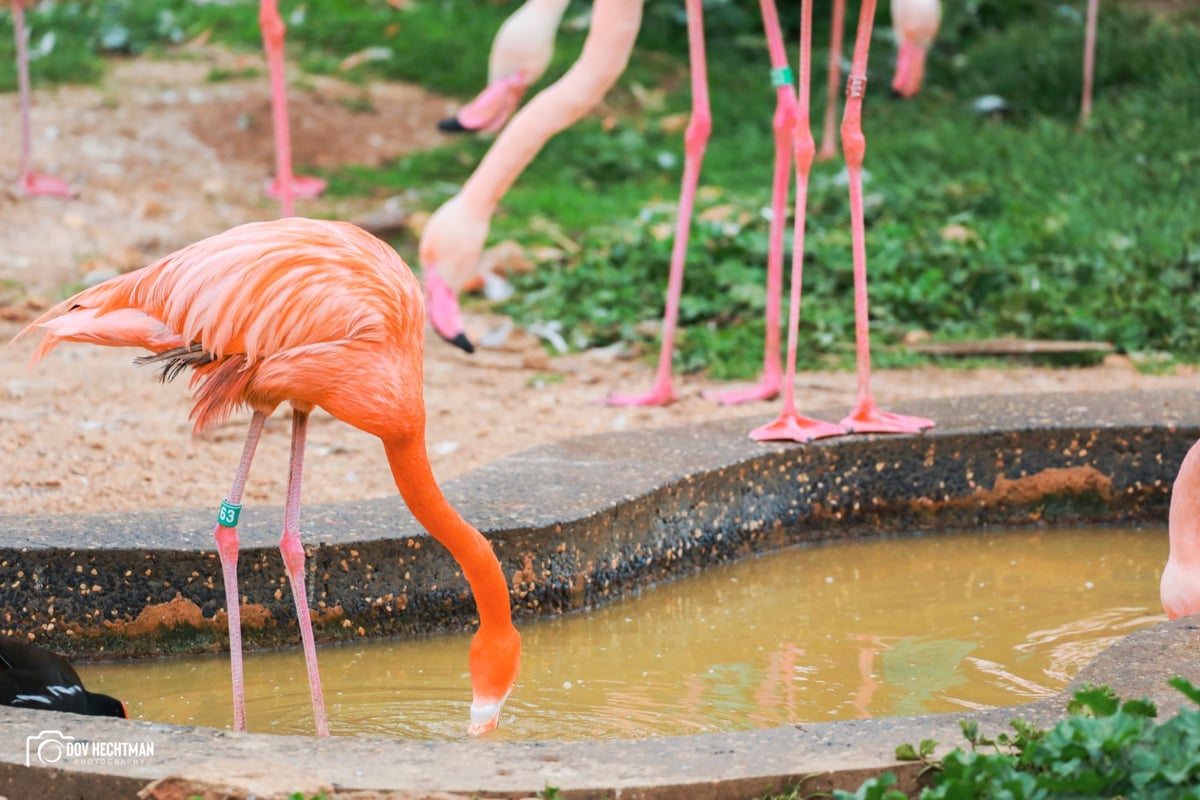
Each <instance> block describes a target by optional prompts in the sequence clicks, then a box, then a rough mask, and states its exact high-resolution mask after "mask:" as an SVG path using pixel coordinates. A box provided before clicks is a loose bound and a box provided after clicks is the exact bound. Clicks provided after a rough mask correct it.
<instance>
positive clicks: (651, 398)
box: [605, 0, 712, 406]
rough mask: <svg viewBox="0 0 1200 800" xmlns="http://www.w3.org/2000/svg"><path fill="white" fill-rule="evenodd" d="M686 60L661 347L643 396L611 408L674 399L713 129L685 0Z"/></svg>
mask: <svg viewBox="0 0 1200 800" xmlns="http://www.w3.org/2000/svg"><path fill="white" fill-rule="evenodd" d="M687 24H688V60H689V61H690V64H691V70H692V116H691V120H690V121H689V122H688V126H687V131H685V132H684V135H683V142H684V162H683V181H682V184H683V185H682V188H681V189H680V193H679V210H678V216H677V217H676V219H675V240H674V244H673V246H672V248H671V272H670V276H669V278H668V279H667V308H666V311H665V313H664V314H663V322H662V348H661V349H660V350H659V356H658V369H657V371H656V372H655V376H654V385H653V386H652V387H651V388H650V391H649V392H647V393H646V394H624V393H621V392H612V393H610V394H609V395H608V398H607V399H606V401H605V402H607V403H608V404H609V405H610V406H665V405H667V404H669V403H671V402H672V401H674V400H675V390H674V389H673V388H672V387H671V361H672V358H673V356H674V353H675V329H676V326H677V324H678V321H679V297H680V295H681V294H682V293H683V270H684V266H685V264H686V260H687V245H688V235H689V233H690V231H691V225H692V209H693V208H694V207H695V204H696V187H697V185H698V184H699V182H700V165H701V164H702V163H703V161H704V150H705V148H706V147H707V146H708V137H709V134H710V133H711V132H712V112H711V110H710V108H709V104H708V66H707V61H706V58H705V53H704V17H703V12H702V10H701V0H687Z"/></svg>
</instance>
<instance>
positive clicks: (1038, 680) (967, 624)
mask: <svg viewBox="0 0 1200 800" xmlns="http://www.w3.org/2000/svg"><path fill="white" fill-rule="evenodd" d="M1166 556H1167V539H1166V531H1165V530H1164V529H1145V530H1111V529H1089V530H1050V531H1035V532H1031V531H1015V532H993V533H971V534H938V535H931V536H922V537H904V538H892V539H883V540H874V541H866V542H851V543H841V544H831V545H820V546H813V547H805V548H799V549H793V550H790V551H786V552H783V553H776V554H772V555H768V556H763V557H760V558H756V559H753V560H750V561H746V562H743V563H740V564H735V565H733V566H723V567H717V568H713V569H711V570H709V571H707V572H705V573H704V574H702V575H697V576H694V577H690V578H686V579H682V580H678V581H674V582H672V583H669V584H666V585H663V586H659V587H656V588H653V589H650V590H647V591H644V592H642V593H641V594H640V595H639V596H637V597H635V598H632V599H630V600H628V601H624V602H621V603H618V604H615V605H611V606H607V607H605V608H602V609H599V610H596V611H592V612H590V613H586V614H576V615H573V616H569V617H565V618H560V619H554V620H549V621H545V622H537V623H526V624H523V625H522V626H521V632H522V635H523V637H524V642H525V655H524V660H523V663H522V669H521V678H520V682H519V683H518V685H517V688H516V690H515V691H514V692H513V695H512V698H511V699H510V700H509V703H508V705H507V706H506V708H505V714H504V719H503V725H502V727H501V729H500V730H499V731H498V732H497V733H496V734H493V736H495V737H496V738H506V739H549V738H601V737H604V738H610V737H641V736H654V735H665V734H685V733H697V732H708V731H731V730H742V729H747V728H754V727H767V726H774V725H780V724H784V723H788V722H796V721H810V722H813V721H826V720H836V719H852V718H860V717H883V716H895V715H907V714H929V713H936V712H952V711H958V710H962V709H969V708H978V707H982V706H993V705H1012V704H1016V703H1020V702H1024V701H1027V700H1030V699H1034V698H1038V697H1043V696H1046V695H1049V694H1052V693H1054V692H1056V691H1058V690H1059V689H1061V688H1062V687H1063V686H1064V685H1066V683H1067V682H1068V681H1069V680H1070V679H1071V678H1072V677H1073V676H1074V675H1075V674H1076V673H1077V672H1078V671H1079V669H1080V668H1081V667H1082V666H1083V665H1084V664H1085V663H1086V662H1087V661H1088V660H1089V659H1090V658H1091V657H1092V656H1093V655H1095V654H1096V653H1098V652H1099V651H1101V650H1103V649H1104V648H1105V647H1107V646H1108V645H1109V644H1111V643H1112V642H1114V641H1115V640H1117V639H1119V638H1120V637H1122V636H1124V635H1126V634H1128V633H1130V632H1131V631H1133V630H1135V629H1137V628H1140V627H1143V626H1145V625H1149V624H1152V623H1154V622H1157V621H1160V620H1162V619H1164V617H1163V616H1162V613H1161V609H1160V607H1159V603H1158V577H1159V574H1160V570H1161V568H1162V565H1163V563H1164V562H1165V560H1166ZM468 642H469V637H468V636H466V635H462V636H459V635H455V636H440V637H432V638H427V639H421V640H417V641H386V642H377V643H372V644H366V645H352V646H347V645H343V646H336V647H331V646H327V647H323V648H320V649H319V650H318V653H319V659H320V663H321V672H322V678H323V680H324V686H325V697H326V701H327V704H328V707H329V715H330V724H331V727H332V729H333V732H334V733H335V734H376V735H386V736H395V737H405V738H428V739H444V738H453V737H459V736H462V735H463V731H464V729H465V726H466V722H467V706H468V703H469V701H470V683H469V679H468V676H467V672H466V661H467V646H468ZM80 672H81V673H82V674H83V677H84V680H85V682H86V683H87V684H88V686H89V688H91V689H93V690H94V691H103V692H107V693H109V694H114V695H117V696H119V697H122V698H124V699H125V700H126V701H127V702H128V704H129V707H130V711H131V713H132V715H133V716H135V717H138V718H142V719H150V720H158V721H164V722H174V723H178V724H190V725H206V726H214V727H228V726H229V724H230V719H231V708H230V702H231V701H230V690H229V666H228V661H227V659H226V657H225V656H212V657H202V658H189V659H171V660H160V661H147V662H135V663H126V664H94V665H84V666H83V667H82V668H81V669H80ZM246 690H247V698H248V703H247V715H248V717H249V723H250V728H251V730H255V731H263V732H275V733H308V732H311V730H312V716H311V706H310V704H309V699H308V684H307V679H306V677H305V672H304V660H303V656H302V654H301V653H300V652H299V650H295V651H287V652H272V653H250V654H248V655H247V658H246Z"/></svg>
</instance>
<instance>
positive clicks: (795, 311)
mask: <svg viewBox="0 0 1200 800" xmlns="http://www.w3.org/2000/svg"><path fill="white" fill-rule="evenodd" d="M801 17H802V19H801V25H800V27H801V38H800V88H799V98H798V113H797V130H796V148H797V149H796V213H795V237H796V241H795V243H794V244H793V247H792V285H791V308H790V309H789V315H788V364H787V377H786V378H785V380H784V384H783V385H784V400H783V408H782V410H781V411H780V414H779V416H778V417H777V418H776V419H775V420H774V421H773V422H771V423H768V424H767V425H764V426H761V427H759V428H756V429H754V430H753V431H751V433H750V436H751V437H752V438H754V439H758V440H764V439H792V440H796V441H807V440H810V439H816V438H820V437H823V436H832V435H836V434H837V433H840V432H841V431H840V430H837V429H836V428H837V427H838V426H832V425H830V424H829V423H825V422H821V421H819V420H811V419H808V418H806V417H801V416H800V415H799V414H798V413H797V412H796V407H795V401H794V396H793V385H794V383H795V370H796V341H797V338H798V326H799V314H800V295H801V283H802V279H803V262H804V217H805V199H804V198H805V195H806V193H807V188H808V174H809V169H810V167H811V165H812V160H813V153H814V150H815V148H814V146H813V143H812V133H811V131H809V129H808V125H809V92H808V83H809V74H810V72H811V69H810V66H809V62H810V59H811V50H812V46H811V36H810V35H809V33H808V32H809V31H810V30H811V20H812V0H803V3H802V5H801ZM874 17H875V0H863V3H862V7H861V9H860V11H859V19H858V35H857V37H856V39H855V43H854V59H853V62H852V64H851V67H850V77H849V79H848V80H847V84H846V108H845V112H844V114H843V116H842V131H841V133H842V152H843V153H844V154H845V158H846V173H847V176H848V178H849V184H850V233H851V240H852V254H853V259H854V331H855V345H856V348H855V350H856V362H857V368H858V399H857V401H856V403H855V405H854V408H853V409H852V410H851V411H850V414H849V415H847V416H846V417H845V418H844V419H843V420H842V421H841V422H840V423H839V426H840V427H841V428H844V429H845V430H846V431H848V432H851V433H918V432H920V431H922V430H924V429H926V428H930V427H932V426H933V425H934V422H933V420H930V419H926V418H924V417H912V416H905V415H902V414H894V413H891V412H887V411H883V410H881V409H880V408H879V407H878V406H877V405H876V403H875V398H874V395H873V394H872V392H871V385H870V380H871V345H870V329H869V326H868V323H869V314H868V310H867V307H868V300H867V253H866V234H865V226H864V222H863V206H862V165H863V157H864V155H865V154H866V138H865V137H864V136H863V131H862V103H863V96H864V95H865V93H866V85H867V56H868V54H869V51H870V45H871V30H872V27H873V23H874Z"/></svg>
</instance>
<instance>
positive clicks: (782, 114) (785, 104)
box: [704, 0, 796, 405]
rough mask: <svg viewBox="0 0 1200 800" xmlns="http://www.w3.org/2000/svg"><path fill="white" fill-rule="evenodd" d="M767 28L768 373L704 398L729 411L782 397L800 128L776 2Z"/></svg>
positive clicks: (769, 1) (767, 6)
mask: <svg viewBox="0 0 1200 800" xmlns="http://www.w3.org/2000/svg"><path fill="white" fill-rule="evenodd" d="M762 15H763V27H764V28H765V29H766V32H767V43H768V48H769V50H770V53H771V82H772V83H773V84H774V86H775V93H776V98H775V118H774V120H773V121H772V126H773V128H774V131H775V177H774V180H773V181H772V184H771V225H770V230H769V232H768V246H767V333H766V341H764V342H763V371H762V376H761V377H759V379H758V383H756V384H755V385H754V386H751V387H749V388H746V389H735V390H733V391H726V392H705V393H704V396H705V397H707V398H709V399H711V400H716V401H717V402H719V403H723V404H725V405H734V404H736V403H746V402H749V401H752V400H770V399H771V398H773V397H775V396H776V395H778V394H779V386H780V383H781V382H782V380H783V376H782V375H781V374H780V371H779V356H780V353H779V306H780V301H781V300H782V296H783V232H784V228H785V226H786V225H787V195H788V181H789V180H790V179H791V171H790V170H791V166H792V134H793V132H794V131H795V128H796V95H795V93H794V92H793V90H792V71H791V69H790V68H789V67H788V64H787V52H786V51H785V50H784V47H783V35H782V33H781V32H780V30H779V14H778V13H777V12H776V9H775V0H762Z"/></svg>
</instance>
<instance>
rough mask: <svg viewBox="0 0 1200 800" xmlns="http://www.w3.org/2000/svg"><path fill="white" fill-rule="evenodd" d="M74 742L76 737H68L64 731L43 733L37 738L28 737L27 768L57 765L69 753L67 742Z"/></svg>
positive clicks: (26, 739) (26, 745)
mask: <svg viewBox="0 0 1200 800" xmlns="http://www.w3.org/2000/svg"><path fill="white" fill-rule="evenodd" d="M73 741H75V737H74V736H66V735H65V734H63V732H62V731H42V732H41V733H39V734H38V735H37V736H26V737H25V766H27V767H30V766H33V765H34V764H41V765H42V766H49V765H51V764H57V763H58V762H59V761H61V760H62V757H63V755H65V754H66V752H67V742H73Z"/></svg>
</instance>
